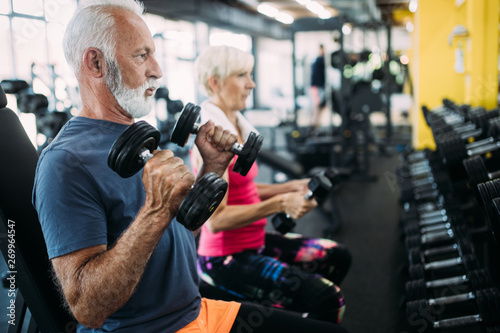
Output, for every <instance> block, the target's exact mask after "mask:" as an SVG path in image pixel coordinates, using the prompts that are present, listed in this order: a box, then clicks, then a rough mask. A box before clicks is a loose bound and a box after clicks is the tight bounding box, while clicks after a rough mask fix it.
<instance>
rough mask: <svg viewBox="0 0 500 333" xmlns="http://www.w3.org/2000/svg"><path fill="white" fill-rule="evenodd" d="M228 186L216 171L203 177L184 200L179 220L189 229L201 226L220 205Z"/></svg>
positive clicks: (180, 208)
mask: <svg viewBox="0 0 500 333" xmlns="http://www.w3.org/2000/svg"><path fill="white" fill-rule="evenodd" d="M227 187H228V184H227V182H226V181H225V180H224V179H222V178H220V177H219V176H218V175H217V174H216V173H214V172H210V173H207V174H206V175H204V176H203V177H201V178H200V180H199V181H198V182H197V183H196V184H195V185H194V187H193V188H192V189H191V191H189V193H188V195H187V196H186V198H184V200H183V201H182V203H181V205H180V207H179V211H178V212H177V221H179V222H180V223H181V224H182V225H184V226H185V227H186V228H187V229H189V230H196V229H198V228H199V227H201V226H202V225H203V224H204V223H205V222H206V221H207V220H208V219H209V218H210V216H212V214H213V213H214V212H215V210H216V209H217V207H219V204H220V203H221V201H222V199H223V198H224V195H225V194H226V191H227Z"/></svg>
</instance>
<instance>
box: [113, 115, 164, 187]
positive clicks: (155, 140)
mask: <svg viewBox="0 0 500 333" xmlns="http://www.w3.org/2000/svg"><path fill="white" fill-rule="evenodd" d="M160 137H161V134H160V132H159V131H158V130H157V129H156V128H154V127H153V126H151V125H150V124H148V123H147V122H145V121H139V122H136V123H134V124H132V125H130V126H129V127H128V128H127V129H126V130H125V131H124V132H123V133H122V134H121V135H120V136H119V137H118V139H117V140H116V141H115V142H114V143H113V146H112V147H111V149H110V151H109V153H108V166H109V167H110V168H111V169H112V170H114V171H115V172H117V173H118V174H119V175H120V176H121V177H123V178H128V177H131V176H133V175H134V174H136V173H137V172H138V171H139V170H141V169H142V167H143V166H144V160H143V159H142V158H140V157H139V154H140V153H141V151H142V150H143V149H147V150H149V151H151V152H152V151H153V150H155V149H156V148H157V147H158V144H159V142H160Z"/></svg>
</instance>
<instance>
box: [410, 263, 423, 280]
mask: <svg viewBox="0 0 500 333" xmlns="http://www.w3.org/2000/svg"><path fill="white" fill-rule="evenodd" d="M408 272H409V275H410V279H412V280H419V279H424V278H425V271H424V266H422V264H416V265H410V267H408Z"/></svg>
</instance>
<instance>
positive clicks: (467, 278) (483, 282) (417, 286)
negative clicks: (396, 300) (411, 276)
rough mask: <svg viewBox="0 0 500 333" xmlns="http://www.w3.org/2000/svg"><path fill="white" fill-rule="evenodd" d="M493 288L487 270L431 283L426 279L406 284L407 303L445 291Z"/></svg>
mask: <svg viewBox="0 0 500 333" xmlns="http://www.w3.org/2000/svg"><path fill="white" fill-rule="evenodd" d="M491 287H493V282H492V280H491V277H490V275H489V273H488V271H487V270H485V269H479V270H474V271H471V272H466V273H465V274H462V275H457V276H452V277H448V278H444V279H437V280H431V281H426V280H424V279H418V280H411V281H408V282H406V284H405V291H406V301H407V302H410V301H415V300H419V299H429V298H433V297H435V296H434V295H439V294H440V293H443V292H444V290H445V289H456V290H460V291H461V292H465V291H475V290H480V289H486V288H491Z"/></svg>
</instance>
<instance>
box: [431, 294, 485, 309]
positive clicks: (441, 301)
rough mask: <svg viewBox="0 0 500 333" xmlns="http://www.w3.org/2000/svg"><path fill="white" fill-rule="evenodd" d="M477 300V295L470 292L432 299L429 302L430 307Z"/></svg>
mask: <svg viewBox="0 0 500 333" xmlns="http://www.w3.org/2000/svg"><path fill="white" fill-rule="evenodd" d="M473 299H476V295H474V293H473V292H468V293H465V294H459V295H454V296H445V297H439V298H431V299H429V300H428V302H429V305H431V306H432V305H446V304H454V303H459V302H466V301H470V300H473Z"/></svg>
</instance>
